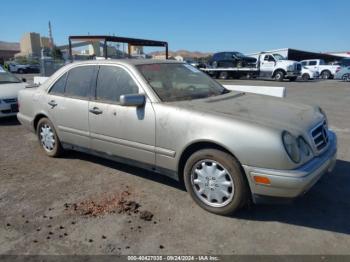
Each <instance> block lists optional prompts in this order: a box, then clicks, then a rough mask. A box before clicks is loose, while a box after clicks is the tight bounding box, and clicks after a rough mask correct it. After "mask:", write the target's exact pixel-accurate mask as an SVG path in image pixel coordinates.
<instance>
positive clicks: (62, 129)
mask: <svg viewBox="0 0 350 262" xmlns="http://www.w3.org/2000/svg"><path fill="white" fill-rule="evenodd" d="M96 69H97V67H96V66H94V65H82V66H78V67H74V68H72V69H70V70H69V71H68V73H66V74H65V75H64V76H62V77H61V78H60V79H59V80H58V81H57V82H56V84H57V86H55V85H54V86H53V87H52V88H51V89H50V93H49V96H48V101H47V106H48V110H49V111H50V113H51V115H52V118H53V119H54V124H55V128H56V129H57V131H58V133H59V137H60V140H61V141H62V142H64V143H68V144H72V145H76V146H79V147H83V148H90V138H89V119H88V104H89V100H90V96H91V84H92V82H93V79H94V78H95V74H96V72H97V71H96ZM62 85H63V87H62ZM55 89H57V91H55ZM62 89H64V92H63V95H62Z"/></svg>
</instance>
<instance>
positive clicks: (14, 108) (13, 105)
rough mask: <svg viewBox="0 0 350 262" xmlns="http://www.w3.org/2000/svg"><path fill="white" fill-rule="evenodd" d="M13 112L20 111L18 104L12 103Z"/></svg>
mask: <svg viewBox="0 0 350 262" xmlns="http://www.w3.org/2000/svg"><path fill="white" fill-rule="evenodd" d="M11 112H12V113H17V112H18V104H11Z"/></svg>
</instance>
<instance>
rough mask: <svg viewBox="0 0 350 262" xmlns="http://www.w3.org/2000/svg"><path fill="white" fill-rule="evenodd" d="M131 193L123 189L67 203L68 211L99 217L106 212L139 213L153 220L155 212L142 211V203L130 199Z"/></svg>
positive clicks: (144, 218)
mask: <svg viewBox="0 0 350 262" xmlns="http://www.w3.org/2000/svg"><path fill="white" fill-rule="evenodd" d="M130 195H131V193H130V192H129V191H123V192H122V193H121V194H113V195H104V196H103V197H101V198H98V199H88V200H84V201H81V202H79V203H65V204H64V208H65V210H67V211H73V212H74V213H78V214H79V215H83V216H90V217H98V216H103V215H106V214H115V213H118V214H127V215H131V214H138V213H140V219H143V220H146V221H151V220H152V218H153V214H152V213H151V212H150V211H148V210H144V211H140V210H139V209H140V207H141V205H140V204H139V203H137V202H136V201H133V200H129V199H128V198H129V196H130Z"/></svg>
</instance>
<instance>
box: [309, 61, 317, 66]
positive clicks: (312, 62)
mask: <svg viewBox="0 0 350 262" xmlns="http://www.w3.org/2000/svg"><path fill="white" fill-rule="evenodd" d="M309 65H311V66H314V65H317V62H316V61H310V62H309Z"/></svg>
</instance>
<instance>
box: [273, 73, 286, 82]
mask: <svg viewBox="0 0 350 262" xmlns="http://www.w3.org/2000/svg"><path fill="white" fill-rule="evenodd" d="M283 79H284V72H283V71H277V72H276V73H275V80H276V81H279V82H282V81H283Z"/></svg>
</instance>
